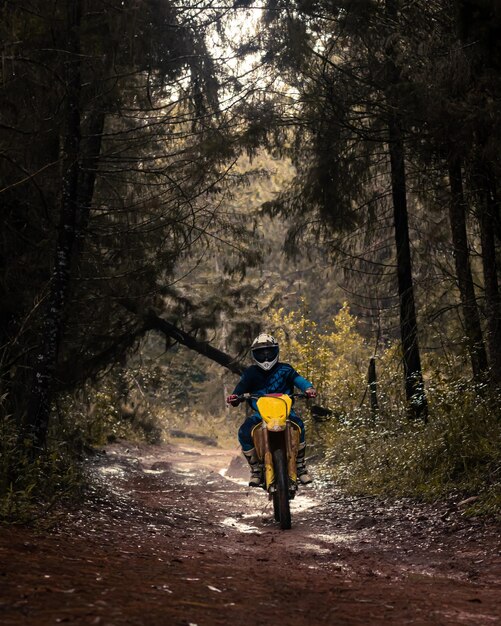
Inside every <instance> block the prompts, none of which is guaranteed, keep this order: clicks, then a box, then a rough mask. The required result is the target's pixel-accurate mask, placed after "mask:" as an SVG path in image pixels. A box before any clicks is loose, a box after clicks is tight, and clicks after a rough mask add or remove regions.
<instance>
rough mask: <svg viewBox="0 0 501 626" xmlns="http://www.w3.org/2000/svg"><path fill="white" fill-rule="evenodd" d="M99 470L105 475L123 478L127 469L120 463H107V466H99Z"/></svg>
mask: <svg viewBox="0 0 501 626" xmlns="http://www.w3.org/2000/svg"><path fill="white" fill-rule="evenodd" d="M98 471H99V472H100V473H101V474H103V475H104V476H118V477H119V478H122V477H123V476H125V470H124V469H123V467H120V465H107V466H106V467H99V468H98Z"/></svg>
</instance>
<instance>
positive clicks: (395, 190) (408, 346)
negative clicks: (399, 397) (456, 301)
mask: <svg viewBox="0 0 501 626" xmlns="http://www.w3.org/2000/svg"><path fill="white" fill-rule="evenodd" d="M388 131H389V151H390V163H391V189H392V198H393V219H394V223H395V243H396V249H397V277H398V296H399V301H400V336H401V338H402V349H403V357H404V376H405V395H406V398H407V402H408V404H409V410H410V416H411V417H413V418H421V419H423V420H424V421H425V422H427V421H428V403H427V400H426V395H425V391H424V382H423V375H422V371H421V357H420V354H419V345H418V334H417V320H416V307H415V304H414V283H413V280H412V264H411V248H410V242H409V222H408V214H407V195H406V191H407V187H406V174H405V159H404V145H403V140H402V132H401V129H400V126H399V122H398V119H397V117H396V115H394V114H390V119H389V123H388Z"/></svg>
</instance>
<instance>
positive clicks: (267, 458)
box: [252, 423, 275, 490]
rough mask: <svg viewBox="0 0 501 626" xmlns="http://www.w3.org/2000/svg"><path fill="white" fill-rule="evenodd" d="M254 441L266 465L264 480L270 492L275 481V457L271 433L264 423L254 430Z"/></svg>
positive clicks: (259, 455) (258, 454)
mask: <svg viewBox="0 0 501 626" xmlns="http://www.w3.org/2000/svg"><path fill="white" fill-rule="evenodd" d="M252 439H253V440H254V446H255V448H256V452H257V456H258V458H259V459H260V460H261V461H262V462H263V465H264V480H265V484H266V490H268V489H269V488H270V486H271V485H272V484H273V482H274V480H275V471H274V469H273V456H272V452H271V447H270V439H269V432H268V429H267V428H266V426H265V424H264V423H261V424H259V426H256V427H255V428H254V430H253V431H252Z"/></svg>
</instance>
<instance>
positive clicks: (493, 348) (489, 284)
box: [479, 189, 501, 385]
mask: <svg viewBox="0 0 501 626" xmlns="http://www.w3.org/2000/svg"><path fill="white" fill-rule="evenodd" d="M480 193H481V194H482V197H481V207H480V216H479V221H480V238H481V241H482V268H483V274H484V284H485V310H486V316H487V345H488V347H489V365H490V376H491V380H492V382H493V383H494V384H495V385H499V383H501V298H500V294H499V284H498V275H497V262H496V245H495V238H494V221H495V220H494V215H493V206H492V203H490V202H489V198H488V197H486V196H487V195H486V194H485V193H484V190H482V189H481V191H480Z"/></svg>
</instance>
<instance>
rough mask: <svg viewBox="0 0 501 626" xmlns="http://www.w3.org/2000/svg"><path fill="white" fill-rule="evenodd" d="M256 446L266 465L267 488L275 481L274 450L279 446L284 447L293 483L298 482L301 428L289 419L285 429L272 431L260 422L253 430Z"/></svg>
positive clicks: (259, 456)
mask: <svg viewBox="0 0 501 626" xmlns="http://www.w3.org/2000/svg"><path fill="white" fill-rule="evenodd" d="M252 438H253V440H254V446H255V448H256V452H257V456H258V458H259V459H260V460H261V461H262V462H263V465H264V477H265V484H266V489H267V490H269V488H270V486H271V485H272V484H273V482H274V481H275V471H274V468H273V450H274V449H275V448H277V447H284V452H285V453H286V457H287V470H288V474H289V479H290V480H291V483H292V485H295V483H296V482H297V464H296V459H297V453H298V450H299V430H298V428H297V427H296V426H294V424H293V423H292V422H291V421H290V420H287V423H286V426H285V431H282V432H279V433H270V432H269V430H268V429H267V428H266V426H265V425H264V423H263V424H260V425H259V426H257V427H255V428H254V430H253V432H252Z"/></svg>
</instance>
